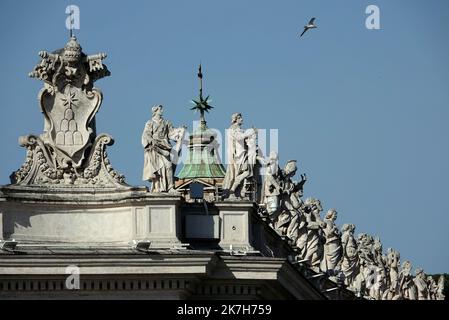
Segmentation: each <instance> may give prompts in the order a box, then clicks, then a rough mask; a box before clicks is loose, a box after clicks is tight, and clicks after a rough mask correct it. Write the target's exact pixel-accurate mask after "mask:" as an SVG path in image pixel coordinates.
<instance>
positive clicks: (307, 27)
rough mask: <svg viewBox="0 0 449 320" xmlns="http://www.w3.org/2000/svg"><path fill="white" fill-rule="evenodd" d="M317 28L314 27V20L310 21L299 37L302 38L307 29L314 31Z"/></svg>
mask: <svg viewBox="0 0 449 320" xmlns="http://www.w3.org/2000/svg"><path fill="white" fill-rule="evenodd" d="M316 27H317V26H316V25H315V18H312V19H310V21H309V23H308V24H307V25H306V26H304V31H303V32H302V33H301V35H300V36H299V37H302V36H303V34H304V33H306V31H307V30H309V29H315V28H316Z"/></svg>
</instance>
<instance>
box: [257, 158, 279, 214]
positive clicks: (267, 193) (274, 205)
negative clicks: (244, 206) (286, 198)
mask: <svg viewBox="0 0 449 320" xmlns="http://www.w3.org/2000/svg"><path fill="white" fill-rule="evenodd" d="M281 175H282V170H281V168H280V167H279V157H278V154H277V152H275V151H271V152H270V155H269V157H268V159H267V160H266V161H265V174H264V181H263V186H262V196H261V199H262V203H263V204H264V206H265V209H266V212H267V214H268V216H269V217H270V219H273V217H275V216H274V215H275V214H277V213H278V211H279V201H280V199H279V198H280V195H281V192H282V187H281V184H282V182H281V180H282V177H281Z"/></svg>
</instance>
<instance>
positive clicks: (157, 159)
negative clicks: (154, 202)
mask: <svg viewBox="0 0 449 320" xmlns="http://www.w3.org/2000/svg"><path fill="white" fill-rule="evenodd" d="M151 112H152V118H151V119H150V120H149V121H147V123H146V124H145V128H144V130H143V133H142V146H143V148H144V165H143V175H142V179H143V180H144V181H147V180H148V181H150V182H151V190H150V191H151V192H154V193H159V192H174V191H175V190H174V171H175V169H176V161H177V159H178V157H179V153H180V152H181V144H182V140H183V138H184V134H185V127H179V128H174V127H173V125H172V124H171V122H169V121H167V120H165V119H164V118H163V106H162V105H156V106H153V107H152V108H151ZM170 140H174V141H176V145H175V146H174V147H173V146H172V144H171V143H170Z"/></svg>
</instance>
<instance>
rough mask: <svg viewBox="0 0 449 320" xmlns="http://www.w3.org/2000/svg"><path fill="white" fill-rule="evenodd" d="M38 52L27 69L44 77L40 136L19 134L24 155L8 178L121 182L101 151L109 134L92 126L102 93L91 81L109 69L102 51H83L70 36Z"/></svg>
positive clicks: (64, 182) (39, 182)
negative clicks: (34, 63) (35, 62)
mask: <svg viewBox="0 0 449 320" xmlns="http://www.w3.org/2000/svg"><path fill="white" fill-rule="evenodd" d="M39 56H40V57H41V58H42V59H41V61H40V62H39V64H38V65H37V66H36V67H35V68H34V70H33V71H32V72H31V73H30V74H29V75H30V77H32V78H37V79H39V80H42V81H43V82H44V87H43V88H42V89H41V91H40V92H39V95H38V100H39V104H40V108H41V111H42V113H43V115H44V129H43V133H42V134H41V135H40V136H36V135H27V136H23V137H20V139H19V143H20V145H21V146H23V147H26V148H27V157H26V161H25V163H24V164H23V165H22V167H21V168H20V169H19V170H17V171H15V172H14V173H13V174H12V175H11V182H12V184H16V185H42V184H43V185H48V186H52V185H58V186H62V185H77V186H113V187H120V186H125V183H124V177H123V176H122V175H120V174H118V173H117V172H116V171H115V170H114V169H113V168H112V166H111V164H110V162H109V160H108V158H107V154H106V151H105V148H106V145H111V144H113V139H112V137H111V136H109V135H107V134H101V135H98V136H97V133H96V128H95V115H96V113H97V112H98V110H99V108H100V105H101V102H102V93H101V91H100V90H99V89H97V88H95V87H94V82H95V81H96V80H98V79H101V78H103V77H106V76H109V75H110V72H109V70H108V69H107V67H106V65H104V64H103V59H105V58H106V54H105V53H99V54H95V55H86V54H85V53H83V51H82V48H81V46H80V44H79V43H78V41H77V39H76V38H75V37H71V38H70V40H69V41H68V43H67V44H66V45H65V47H64V48H62V49H59V50H56V51H54V52H53V53H49V52H46V51H41V52H39Z"/></svg>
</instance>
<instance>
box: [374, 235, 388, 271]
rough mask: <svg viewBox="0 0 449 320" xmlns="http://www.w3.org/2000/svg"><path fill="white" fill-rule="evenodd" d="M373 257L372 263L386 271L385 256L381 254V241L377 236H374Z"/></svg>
mask: <svg viewBox="0 0 449 320" xmlns="http://www.w3.org/2000/svg"><path fill="white" fill-rule="evenodd" d="M372 248H373V258H374V264H375V265H376V266H378V267H380V268H382V269H384V271H386V268H387V267H386V264H387V258H386V257H385V255H384V254H383V247H382V242H381V241H380V238H379V237H376V238H374V244H373V247H372Z"/></svg>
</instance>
